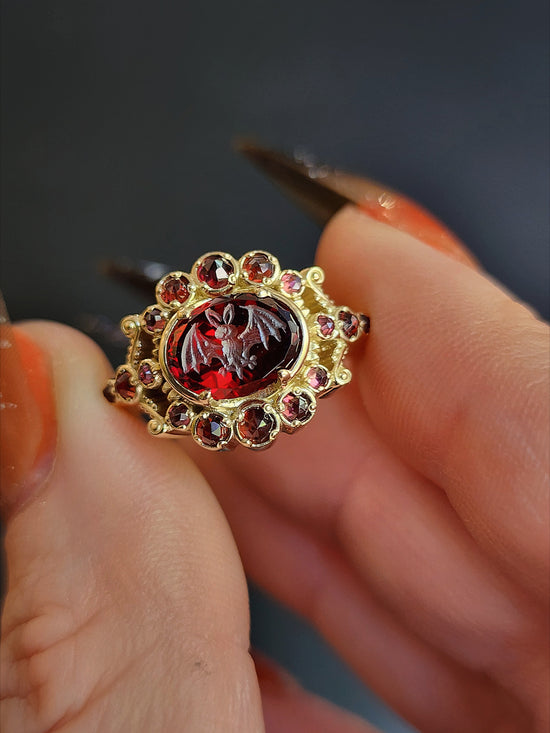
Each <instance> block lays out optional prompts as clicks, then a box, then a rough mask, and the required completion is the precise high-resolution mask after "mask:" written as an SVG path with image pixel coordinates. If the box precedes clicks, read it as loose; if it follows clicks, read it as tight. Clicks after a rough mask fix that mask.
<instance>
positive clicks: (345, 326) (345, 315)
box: [338, 311, 359, 339]
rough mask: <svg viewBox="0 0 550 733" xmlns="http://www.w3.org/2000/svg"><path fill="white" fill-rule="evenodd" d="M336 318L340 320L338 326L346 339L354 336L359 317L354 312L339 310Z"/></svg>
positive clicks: (357, 327)
mask: <svg viewBox="0 0 550 733" xmlns="http://www.w3.org/2000/svg"><path fill="white" fill-rule="evenodd" d="M338 320H339V321H340V327H341V329H342V333H343V334H344V336H345V337H346V338H348V339H351V338H354V336H357V334H358V333H359V319H358V318H357V316H356V315H355V313H350V312H349V311H340V313H338Z"/></svg>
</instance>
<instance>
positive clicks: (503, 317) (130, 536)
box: [1, 209, 549, 733]
mask: <svg viewBox="0 0 550 733" xmlns="http://www.w3.org/2000/svg"><path fill="white" fill-rule="evenodd" d="M319 264H320V265H321V266H323V267H324V268H325V269H326V271H327V290H328V292H330V293H331V295H332V296H333V297H335V298H336V299H341V300H342V301H343V302H346V303H349V305H350V306H351V307H354V308H355V309H357V310H359V311H361V310H362V311H366V312H368V313H369V314H370V315H371V318H372V323H373V332H372V334H371V336H370V337H369V339H368V343H367V345H366V346H365V348H364V350H363V353H356V354H355V357H354V358H355V360H356V364H355V365H354V367H355V368H354V377H355V379H354V382H353V383H352V385H351V386H349V387H347V388H346V389H344V390H342V391H341V392H339V393H338V395H337V396H335V397H333V398H331V399H330V400H328V401H327V402H325V403H323V404H322V405H321V406H320V408H319V411H318V415H317V416H316V418H315V420H314V421H313V422H312V423H311V424H310V425H309V426H308V427H307V428H305V429H304V430H303V431H302V432H301V433H299V434H298V435H296V436H293V437H292V438H291V439H285V438H282V439H280V440H278V441H277V444H276V446H275V447H274V448H272V449H271V450H270V451H268V452H266V453H265V454H251V453H250V452H247V451H236V452H235V453H234V454H232V455H228V454H225V455H220V456H218V455H212V454H210V453H206V452H203V453H201V452H199V451H198V450H197V451H194V452H193V457H194V459H195V460H196V461H197V463H198V464H199V465H200V468H201V470H202V472H203V474H204V476H206V477H207V479H208V481H209V483H210V485H211V486H212V488H213V489H214V490H215V492H216V496H217V498H218V500H219V502H220V503H221V505H222V507H223V509H224V512H225V514H226V516H227V518H228V520H229V523H230V525H231V529H232V531H233V534H234V537H235V540H236V543H237V546H238V551H239V553H240V557H241V558H242V562H243V564H244V567H245V569H246V571H247V572H248V573H249V574H250V575H251V576H252V577H253V578H254V579H255V580H256V581H257V582H258V583H260V584H261V585H263V587H265V588H266V589H267V590H268V591H270V592H271V593H272V594H273V595H275V596H276V597H278V598H279V599H280V600H282V601H283V602H285V603H287V604H288V605H290V606H291V607H292V608H294V609H295V610H297V611H298V612H300V613H302V614H303V615H305V616H306V617H307V618H309V619H310V620H311V622H312V623H313V624H314V625H315V626H317V628H318V629H319V630H320V631H321V633H323V634H324V636H325V637H326V638H327V639H328V640H329V641H330V642H331V643H332V644H333V645H334V646H335V648H336V649H337V650H338V651H339V652H340V654H341V655H342V656H343V657H344V658H345V659H346V660H347V661H348V662H349V663H350V664H351V665H352V667H353V668H354V669H355V670H356V671H357V672H358V674H359V675H360V676H361V677H362V678H363V679H364V680H365V681H366V682H367V683H368V684H369V685H370V686H371V687H372V688H373V689H374V690H375V691H377V692H378V693H379V694H380V695H381V696H382V697H384V698H385V699H386V700H387V701H388V702H389V703H390V704H391V705H392V706H393V707H394V708H395V709H396V710H397V711H398V712H400V713H401V714H402V715H403V716H404V717H406V718H407V719H409V720H410V721H411V722H412V723H413V724H414V725H415V726H417V727H418V728H420V729H421V730H423V731H442V730H444V731H449V732H452V731H455V730H456V731H464V730H468V731H476V730H479V731H525V730H530V729H533V730H540V731H542V730H545V725H546V723H547V721H548V711H547V709H546V707H545V706H546V705H547V697H546V690H547V686H548V659H547V648H546V646H547V645H546V640H547V626H546V623H547V608H548V591H549V589H548V488H547V483H546V482H547V472H548V456H547V448H548V447H547V405H548V379H547V377H548V371H547V368H548V365H547V354H548V332H547V329H546V327H545V326H544V325H543V324H542V323H541V322H540V321H537V320H536V319H535V318H534V317H533V315H532V314H531V313H529V312H528V311H527V309H525V308H524V307H523V306H521V305H520V304H517V303H515V302H513V301H512V300H510V299H509V297H508V296H507V295H506V294H504V293H503V292H502V291H501V290H500V289H499V288H497V287H496V286H495V285H493V284H492V283H491V282H490V281H488V280H487V279H486V278H484V277H483V276H482V275H480V274H478V273H476V272H474V271H473V270H471V269H470V268H468V267H466V266H464V265H462V264H459V263H457V262H454V261H452V260H451V259H449V258H447V257H445V256H444V255H442V254H440V253H438V252H435V251H433V250H432V249H429V248H428V247H426V246H425V245H423V244H420V243H419V242H418V241H416V240H415V239H413V238H412V237H410V236H409V235H407V234H404V233H402V232H399V231H396V230H395V229H393V228H390V227H388V226H386V225H384V224H380V223H378V222H374V221H372V220H371V219H369V218H368V217H366V216H365V215H364V214H361V213H359V212H357V211H355V210H352V209H346V210H344V211H343V212H342V213H341V214H339V215H338V216H337V217H335V219H334V220H333V221H332V223H331V224H330V225H329V227H328V228H327V230H326V231H325V234H324V236H323V238H322V240H321V245H320V250H319ZM22 332H24V333H25V334H27V336H29V337H30V338H31V339H32V340H33V341H34V342H35V343H36V344H38V345H39V347H40V348H41V349H42V352H43V353H44V354H45V356H46V360H47V361H50V362H51V365H52V369H53V375H54V382H55V387H56V413H57V422H58V436H59V439H58V443H57V456H56V461H55V465H54V468H53V471H52V472H51V474H50V475H49V476H48V478H47V479H45V480H44V477H42V478H41V477H40V476H38V477H37V478H36V482H35V484H34V486H33V487H32V492H33V493H32V495H28V492H29V491H31V488H29V485H28V483H26V482H25V480H22V481H20V482H19V483H18V484H17V485H16V484H14V483H13V482H12V483H11V484H10V483H7V482H6V481H3V489H4V497H3V498H4V504H5V506H6V510H7V512H8V517H9V519H8V529H7V536H6V550H7V557H8V566H9V578H10V582H9V590H8V595H7V598H6V604H5V612H4V621H3V623H4V631H3V635H4V636H3V644H2V654H3V659H2V665H1V670H2V676H3V680H2V695H3V697H4V698H5V699H4V701H3V705H2V707H3V712H2V716H3V723H4V724H5V725H6V729H7V730H12V729H13V730H24V731H29V732H30V731H43V730H51V729H53V728H55V730H78V731H85V730H97V729H100V730H102V731H109V730H113V731H116V730H147V731H154V730H159V731H160V730H162V731H166V730H170V731H171V730H182V729H184V730H186V731H187V730H189V731H194V730H197V731H204V730H208V731H211V730H212V731H215V730H224V731H227V730H235V731H249V730H250V731H257V730H261V729H262V725H263V723H262V710H261V706H260V699H259V694H258V684H257V679H256V674H255V671H254V667H253V665H252V663H251V661H250V658H249V656H248V652H247V650H248V612H247V599H246V587H245V583H244V575H243V572H242V567H241V563H240V560H239V555H238V553H237V549H236V546H235V544H234V541H233V539H232V536H231V533H230V532H229V530H228V527H227V524H226V522H225V519H224V517H223V514H222V513H221V511H220V509H219V506H218V505H217V503H216V501H215V500H214V498H213V496H212V494H211V492H210V490H209V488H208V484H207V483H206V481H205V480H204V478H203V477H202V476H201V474H200V473H199V472H198V471H197V470H196V468H195V467H194V465H193V463H192V462H191V460H190V459H189V457H188V455H187V454H186V453H184V452H183V450H182V448H184V449H187V450H189V449H190V448H192V447H191V446H189V445H187V444H183V446H182V445H180V444H175V443H163V442H159V441H153V440H152V439H151V438H150V437H149V436H148V435H147V434H146V433H145V431H144V429H143V426H142V425H141V423H139V422H138V421H137V420H136V419H135V418H134V417H133V416H131V415H128V414H126V413H124V412H122V411H118V410H114V409H113V408H112V407H111V406H110V405H107V404H106V403H105V402H104V401H103V400H102V398H101V396H100V394H99V393H100V388H101V385H102V382H103V381H104V379H105V377H106V376H107V371H108V367H107V365H106V364H105V361H104V360H103V359H102V358H101V356H100V355H99V353H98V350H97V349H96V347H94V346H93V345H91V344H90V343H89V342H88V341H87V340H85V339H84V338H83V337H82V336H80V335H78V334H76V333H75V332H72V331H70V330H68V329H66V328H63V327H59V326H54V325H48V324H31V325H29V326H25V327H24V330H23V331H22ZM21 338H24V337H21ZM31 348H32V347H31ZM47 429H49V430H50V431H51V425H50V426H48V428H47ZM189 452H190V451H189ZM25 492H27V493H25ZM261 671H262V670H260V672H261ZM260 677H263V683H264V684H263V689H262V692H263V696H262V698H263V699H262V701H263V715H264V716H265V720H266V725H267V728H268V730H281V731H283V730H284V731H289V732H293V731H298V730H300V731H303V730H306V731H307V730H312V731H313V730H315V731H327V733H328V732H329V731H339V732H341V731H342V732H344V731H345V732H346V733H347V731H349V732H350V733H351V732H352V731H354V732H355V731H360V730H367V729H368V728H366V727H365V726H364V725H363V723H361V722H359V721H357V720H356V719H354V718H353V717H352V716H348V715H346V714H343V713H342V714H340V713H338V712H337V711H335V710H334V709H333V708H332V707H329V706H326V705H325V704H323V703H321V702H320V701H317V700H316V699H315V698H312V697H310V696H308V695H307V694H306V693H305V692H303V691H302V690H300V689H299V688H298V687H297V686H294V685H292V684H289V685H286V684H284V683H278V684H274V682H273V679H274V677H273V675H269V674H263V675H262V674H260ZM260 682H262V679H261V680H260Z"/></svg>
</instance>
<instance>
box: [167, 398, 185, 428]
mask: <svg viewBox="0 0 550 733" xmlns="http://www.w3.org/2000/svg"><path fill="white" fill-rule="evenodd" d="M166 417H167V418H168V420H169V421H170V424H171V425H172V426H173V427H174V428H179V429H180V430H183V429H184V428H186V427H187V426H188V425H189V423H190V422H191V417H190V415H189V411H188V409H187V406H186V405H183V404H182V403H181V402H174V403H173V404H172V405H170V407H169V408H168V410H167V411H166Z"/></svg>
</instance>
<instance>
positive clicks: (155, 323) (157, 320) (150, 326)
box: [143, 306, 166, 333]
mask: <svg viewBox="0 0 550 733" xmlns="http://www.w3.org/2000/svg"><path fill="white" fill-rule="evenodd" d="M143 321H144V323H145V328H146V330H147V331H149V333H160V331H162V329H163V328H164V326H166V319H165V318H164V316H163V315H162V311H161V309H160V308H157V307H156V306H153V307H152V308H148V309H147V310H146V311H145V315H144V316H143Z"/></svg>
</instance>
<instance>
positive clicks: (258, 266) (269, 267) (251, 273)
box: [243, 252, 275, 283]
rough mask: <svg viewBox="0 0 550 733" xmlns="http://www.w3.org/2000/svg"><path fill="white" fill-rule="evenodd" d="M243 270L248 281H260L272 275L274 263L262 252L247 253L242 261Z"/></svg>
mask: <svg viewBox="0 0 550 733" xmlns="http://www.w3.org/2000/svg"><path fill="white" fill-rule="evenodd" d="M243 271H244V272H245V273H246V276H247V278H248V280H249V281H250V282H253V283H261V282H263V281H264V280H268V279H269V278H270V277H273V275H274V273H275V265H274V264H273V262H271V260H270V259H269V257H268V256H267V255H266V254H264V253H263V252H256V253H255V254H253V255H249V256H248V257H246V258H245V260H244V262H243Z"/></svg>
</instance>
